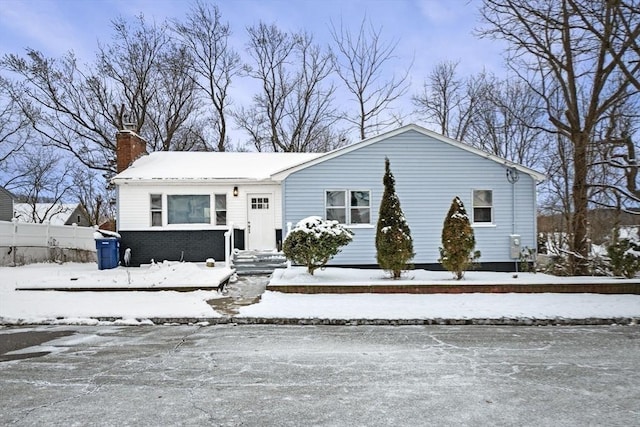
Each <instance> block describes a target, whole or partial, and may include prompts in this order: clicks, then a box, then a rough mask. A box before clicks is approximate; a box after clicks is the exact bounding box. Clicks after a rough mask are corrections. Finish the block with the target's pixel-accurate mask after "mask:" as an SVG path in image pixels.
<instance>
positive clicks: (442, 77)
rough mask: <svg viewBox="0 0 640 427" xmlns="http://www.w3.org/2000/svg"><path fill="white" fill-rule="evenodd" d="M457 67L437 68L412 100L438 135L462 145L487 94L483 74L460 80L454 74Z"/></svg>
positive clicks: (446, 64) (448, 64)
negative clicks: (436, 130)
mask: <svg viewBox="0 0 640 427" xmlns="http://www.w3.org/2000/svg"><path fill="white" fill-rule="evenodd" d="M457 66H458V63H456V62H451V61H445V62H441V63H439V64H437V65H436V66H435V67H434V68H433V70H432V71H431V73H429V76H428V77H427V80H426V81H425V82H424V84H423V90H422V92H421V93H420V94H418V95H414V96H413V103H414V105H415V106H416V108H417V110H418V113H419V114H421V115H422V116H424V117H425V119H426V120H427V122H429V123H431V124H433V125H435V126H436V127H437V129H438V132H440V133H441V134H442V135H444V136H448V137H450V138H454V139H457V140H460V141H463V140H467V138H468V137H469V132H470V130H471V126H472V123H473V122H474V120H477V116H478V115H479V114H480V107H481V105H482V103H483V102H485V103H486V102H487V100H488V97H489V94H488V93H487V90H486V89H487V86H488V82H487V80H486V77H485V75H484V74H480V75H478V76H471V77H468V78H467V79H461V78H460V77H458V76H457V73H456V68H457Z"/></svg>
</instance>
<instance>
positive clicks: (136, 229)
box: [113, 125, 544, 270]
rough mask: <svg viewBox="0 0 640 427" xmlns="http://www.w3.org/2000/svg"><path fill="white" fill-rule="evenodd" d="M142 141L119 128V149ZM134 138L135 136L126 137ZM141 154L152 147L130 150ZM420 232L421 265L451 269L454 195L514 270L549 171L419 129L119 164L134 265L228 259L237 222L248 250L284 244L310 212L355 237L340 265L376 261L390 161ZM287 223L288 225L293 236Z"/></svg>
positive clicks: (496, 261)
mask: <svg viewBox="0 0 640 427" xmlns="http://www.w3.org/2000/svg"><path fill="white" fill-rule="evenodd" d="M123 132H127V134H126V135H124V136H126V139H127V140H131V139H136V144H138V146H139V145H140V144H139V142H138V141H140V139H139V137H137V135H135V134H133V133H132V132H130V131H121V132H119V133H118V144H119V145H120V143H121V139H125V138H124V136H122V135H121V134H122V133H123ZM123 142H125V143H126V141H123ZM121 151H123V152H126V153H127V155H126V156H125V157H126V159H133V158H137V157H139V156H140V154H141V153H135V152H134V153H131V152H130V151H129V150H128V149H126V148H123V149H122V150H121V148H120V147H119V148H118V152H119V153H120V152H121ZM385 157H388V158H389V159H390V162H391V170H392V172H393V174H394V176H395V179H396V192H397V194H398V197H399V198H400V202H401V205H402V209H403V211H404V213H405V216H406V218H407V222H408V224H409V227H410V228H411V233H412V236H413V239H414V250H415V253H416V256H415V258H414V260H413V264H414V265H415V266H416V267H421V268H434V269H438V268H440V265H439V263H438V258H439V250H438V248H439V247H440V246H441V242H440V239H441V233H442V225H443V222H444V219H445V216H446V214H447V212H448V210H449V207H450V205H451V201H452V199H453V198H454V197H455V196H459V197H460V198H461V199H462V201H463V202H464V204H465V206H466V208H467V211H468V212H469V214H470V217H471V220H472V225H473V227H474V230H475V235H476V241H477V249H478V250H480V251H481V252H482V257H481V258H480V262H481V263H482V268H484V269H493V270H512V269H513V266H514V262H515V260H516V259H517V257H514V256H513V255H514V253H513V252H512V251H511V242H512V240H513V238H512V237H511V236H513V235H517V236H519V238H518V239H517V240H518V242H519V243H520V247H521V248H524V247H529V248H535V246H536V184H537V182H539V181H541V180H542V179H543V178H544V176H543V175H541V174H539V173H538V172H535V171H533V170H531V169H528V168H526V167H523V166H521V165H517V164H514V163H512V162H509V161H507V160H504V159H501V158H499V157H496V156H493V155H491V154H488V153H485V152H483V151H481V150H478V149H475V148H473V147H471V146H469V145H466V144H464V143H461V142H458V141H455V140H452V139H450V138H446V137H444V136H442V135H438V134H436V133H434V132H431V131H428V130H426V129H424V128H422V127H419V126H416V125H408V126H404V127H401V128H399V129H397V130H394V131H391V132H387V133H385V134H382V135H380V136H376V137H374V138H369V139H366V140H364V141H360V142H358V143H355V144H352V145H349V146H347V147H343V148H340V149H337V150H334V151H332V152H329V153H326V154H287V153H196V152H188V153H185V152H161V153H153V154H151V155H148V156H145V157H142V158H140V159H139V160H137V161H136V162H135V163H133V165H132V166H131V167H129V168H127V169H126V170H125V168H126V166H127V163H126V162H124V163H122V164H120V161H119V166H118V168H119V169H122V170H123V172H121V173H119V174H118V175H117V176H116V177H115V178H114V179H113V182H114V183H115V184H116V186H117V201H118V202H117V203H118V218H117V224H118V232H119V233H120V235H121V236H122V245H121V247H122V248H126V247H131V248H132V252H133V256H132V264H133V265H136V264H140V263H146V262H149V261H150V259H151V258H154V259H156V260H163V259H183V260H185V261H204V259H206V258H207V257H211V256H213V257H216V258H218V259H222V258H223V256H224V253H223V234H224V231H226V230H227V229H228V227H229V226H230V224H231V223H232V222H233V226H234V228H235V230H234V237H235V246H236V247H237V248H239V249H245V248H246V249H273V248H276V247H277V246H278V244H279V243H280V242H281V240H282V238H283V235H286V230H287V228H288V225H289V224H293V225H295V223H296V222H298V221H299V220H301V219H302V218H304V217H307V216H310V215H318V216H321V217H323V218H328V219H337V220H339V221H340V222H342V223H344V224H346V225H347V226H348V227H349V228H351V229H352V230H353V231H354V233H355V236H354V240H353V242H352V243H350V244H349V245H348V246H346V247H345V248H344V249H343V251H342V252H341V253H340V254H338V256H337V257H336V258H334V260H333V261H332V262H331V264H332V265H340V266H371V267H373V266H375V265H376V252H375V232H376V222H377V220H378V209H379V206H380V199H381V197H382V193H383V185H382V178H383V175H384V159H385ZM283 230H284V231H283Z"/></svg>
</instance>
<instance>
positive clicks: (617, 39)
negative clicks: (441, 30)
mask: <svg viewBox="0 0 640 427" xmlns="http://www.w3.org/2000/svg"><path fill="white" fill-rule="evenodd" d="M621 4H622V3H621V2H619V1H605V2H592V1H586V0H585V1H574V0H559V1H558V0H540V1H536V2H531V1H528V0H484V3H483V6H482V8H481V14H482V16H483V18H484V20H485V22H486V23H487V26H486V27H485V28H484V29H483V30H482V31H481V34H482V35H484V36H488V37H494V38H499V39H504V40H506V41H507V42H508V43H509V48H508V51H507V54H508V60H509V65H510V67H511V69H512V70H513V71H514V72H516V73H517V74H518V75H519V76H520V77H521V78H522V79H523V81H525V82H529V83H530V87H531V88H532V89H533V90H534V91H535V92H536V93H537V95H538V96H539V97H540V98H541V100H542V102H543V103H544V105H545V113H546V116H547V119H548V120H549V122H550V123H551V124H552V128H551V129H548V130H549V131H550V132H553V133H558V134H559V135H561V136H563V137H564V138H566V139H567V140H568V141H570V142H571V146H572V147H571V148H572V153H571V160H572V183H571V197H572V205H573V215H572V217H571V227H570V230H569V231H570V233H571V245H570V249H571V251H572V256H571V257H570V262H571V270H572V271H570V273H573V274H586V273H588V265H587V258H588V253H589V241H588V224H587V212H588V206H589V197H588V189H589V184H590V183H589V182H588V178H589V162H590V159H591V158H592V150H593V137H594V132H595V131H596V129H597V126H598V124H599V123H600V121H601V120H603V119H604V118H605V117H607V115H608V114H610V110H611V109H612V107H613V106H614V105H616V104H617V103H619V102H620V101H621V100H624V99H626V98H628V97H631V96H635V95H636V94H637V93H638V89H637V88H635V89H633V86H632V85H631V84H630V80H629V79H623V78H620V77H621V76H622V75H624V70H623V69H621V68H620V66H619V64H620V61H619V60H616V59H615V56H616V54H614V55H612V53H611V52H612V49H614V50H615V52H617V55H620V54H623V53H624V52H627V51H629V50H630V49H632V48H633V46H634V45H637V34H635V31H633V30H632V31H627V30H625V28H627V27H628V28H630V29H635V28H636V26H637V25H638V23H640V19H639V17H638V15H629V14H627V13H626V12H624V11H623V10H622V9H621ZM621 17H624V18H626V19H628V20H632V23H629V24H628V25H627V24H625V23H624V22H623V19H622V18H621ZM585 21H588V22H589V23H590V24H591V26H592V27H593V28H595V29H596V31H594V30H593V29H590V28H589V26H587V25H585ZM635 71H636V72H637V68H636V70H635Z"/></svg>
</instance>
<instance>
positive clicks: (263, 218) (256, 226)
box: [247, 193, 276, 250]
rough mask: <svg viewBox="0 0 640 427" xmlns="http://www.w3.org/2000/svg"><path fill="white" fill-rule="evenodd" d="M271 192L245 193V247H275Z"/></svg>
mask: <svg viewBox="0 0 640 427" xmlns="http://www.w3.org/2000/svg"><path fill="white" fill-rule="evenodd" d="M273 202H274V200H273V194H262V193H260V194H257V193H254V194H251V193H250V194H247V208H248V210H249V212H248V214H247V221H248V222H247V249H249V250H260V249H274V248H275V247H276V231H275V230H276V229H275V214H274V212H275V211H274V206H273Z"/></svg>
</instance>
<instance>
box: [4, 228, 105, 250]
mask: <svg viewBox="0 0 640 427" xmlns="http://www.w3.org/2000/svg"><path fill="white" fill-rule="evenodd" d="M95 231H96V229H95V228H93V227H78V226H77V225H75V224H74V225H51V224H47V223H44V224H30V223H26V222H18V221H0V247H14V248H15V247H22V248H29V247H31V248H61V249H81V250H86V251H93V252H95V251H96V243H95V239H94V236H93V233H94V232H95Z"/></svg>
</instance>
